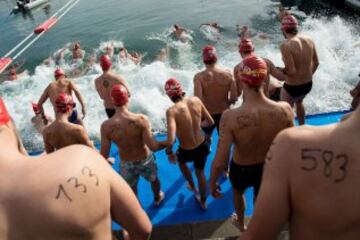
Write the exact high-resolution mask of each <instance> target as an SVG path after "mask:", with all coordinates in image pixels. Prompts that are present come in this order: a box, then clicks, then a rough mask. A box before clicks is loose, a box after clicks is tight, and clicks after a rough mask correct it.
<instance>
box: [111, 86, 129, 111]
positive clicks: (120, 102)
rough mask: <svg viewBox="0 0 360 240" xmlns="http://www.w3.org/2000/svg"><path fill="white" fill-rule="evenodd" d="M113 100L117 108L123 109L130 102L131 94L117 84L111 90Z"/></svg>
mask: <svg viewBox="0 0 360 240" xmlns="http://www.w3.org/2000/svg"><path fill="white" fill-rule="evenodd" d="M111 98H112V101H113V103H114V105H115V106H117V107H121V106H124V105H125V104H127V103H128V102H129V92H128V90H127V89H126V88H125V87H124V85H122V84H116V85H114V86H113V88H112V89H111Z"/></svg>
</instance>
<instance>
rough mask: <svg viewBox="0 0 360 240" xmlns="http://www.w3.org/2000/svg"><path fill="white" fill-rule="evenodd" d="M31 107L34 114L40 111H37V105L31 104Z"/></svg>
mask: <svg viewBox="0 0 360 240" xmlns="http://www.w3.org/2000/svg"><path fill="white" fill-rule="evenodd" d="M31 105H32V109H33V111H34V113H35V114H39V113H40V109H39V106H38V105H37V103H31Z"/></svg>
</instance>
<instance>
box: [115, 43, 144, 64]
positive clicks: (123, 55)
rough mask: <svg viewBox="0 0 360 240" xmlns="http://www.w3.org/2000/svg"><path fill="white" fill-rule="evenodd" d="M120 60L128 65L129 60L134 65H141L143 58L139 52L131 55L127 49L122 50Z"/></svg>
mask: <svg viewBox="0 0 360 240" xmlns="http://www.w3.org/2000/svg"><path fill="white" fill-rule="evenodd" d="M119 58H120V62H122V63H127V61H128V60H131V61H132V62H133V63H134V64H139V63H140V62H141V60H142V56H141V55H140V54H139V53H138V52H132V53H129V52H128V50H127V49H126V48H125V47H122V48H120V51H119Z"/></svg>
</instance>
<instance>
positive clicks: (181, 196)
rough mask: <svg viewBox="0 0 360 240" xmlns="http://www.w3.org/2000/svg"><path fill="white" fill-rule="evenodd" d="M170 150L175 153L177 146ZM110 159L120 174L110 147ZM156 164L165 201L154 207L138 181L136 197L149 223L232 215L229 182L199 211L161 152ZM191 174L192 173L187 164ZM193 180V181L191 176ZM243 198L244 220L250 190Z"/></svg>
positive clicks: (318, 119) (317, 118)
mask: <svg viewBox="0 0 360 240" xmlns="http://www.w3.org/2000/svg"><path fill="white" fill-rule="evenodd" d="M344 113H346V112H332V113H322V114H316V115H310V116H307V119H306V124H309V125H325V124H331V123H335V122H338V121H339V120H340V119H341V117H342V116H343V114H344ZM165 137H166V136H164V135H159V136H157V139H159V140H162V139H165ZM217 140H218V139H217V133H216V132H215V131H214V135H213V142H212V146H211V149H212V152H211V154H209V156H208V160H207V163H206V167H205V175H206V178H207V180H208V181H209V177H210V176H209V175H210V167H211V162H212V160H213V159H214V155H215V150H216V146H217ZM173 149H177V144H176V145H175V146H174V148H173ZM111 156H112V157H114V158H115V159H116V163H115V164H114V168H115V169H116V170H117V171H119V156H118V152H117V148H116V147H115V146H114V145H113V146H112V147H111ZM156 158H157V164H158V168H159V178H160V181H161V189H162V191H164V192H165V200H164V202H163V203H162V204H161V206H160V207H155V206H154V204H153V194H152V192H151V188H150V184H149V183H148V182H146V181H144V180H143V179H141V180H140V181H139V187H138V194H139V199H140V203H141V205H142V206H143V208H144V209H145V211H146V212H147V214H148V215H149V217H150V219H151V222H152V223H153V224H154V225H155V226H156V225H170V224H182V223H190V222H191V223H193V222H200V221H209V220H221V219H226V218H228V217H229V216H230V215H231V214H232V213H233V212H234V207H233V196H232V190H231V185H230V181H229V180H226V181H224V180H223V181H222V183H221V188H222V193H223V195H224V197H223V198H222V199H214V198H212V197H211V196H209V197H208V200H207V205H208V209H207V211H203V210H201V209H200V207H199V205H198V203H197V202H196V200H195V198H194V195H193V193H192V192H190V191H189V190H188V189H187V188H186V184H185V179H184V177H183V176H182V175H181V173H180V170H179V167H178V166H177V165H173V164H170V163H169V161H168V159H167V156H166V154H165V152H164V151H160V152H157V153H156ZM189 166H191V169H192V171H193V170H194V169H193V167H192V164H190V165H189ZM193 177H194V180H195V181H196V177H195V174H194V172H193ZM245 198H246V212H245V214H246V216H250V215H252V212H253V190H252V189H249V190H247V191H246V193H245ZM113 229H114V230H117V229H119V226H118V225H117V224H113Z"/></svg>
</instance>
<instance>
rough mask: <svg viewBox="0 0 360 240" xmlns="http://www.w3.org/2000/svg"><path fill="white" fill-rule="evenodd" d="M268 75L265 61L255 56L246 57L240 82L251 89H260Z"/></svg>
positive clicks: (242, 64)
mask: <svg viewBox="0 0 360 240" xmlns="http://www.w3.org/2000/svg"><path fill="white" fill-rule="evenodd" d="M267 74H268V71H267V64H266V62H265V61H264V59H262V58H260V57H257V56H255V55H250V56H248V57H246V58H245V59H244V60H243V61H242V62H241V64H240V80H241V81H243V82H244V83H246V84H247V85H249V86H251V87H258V86H260V85H261V84H262V82H263V81H264V80H265V79H266V77H267Z"/></svg>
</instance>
